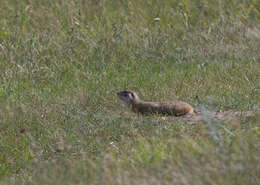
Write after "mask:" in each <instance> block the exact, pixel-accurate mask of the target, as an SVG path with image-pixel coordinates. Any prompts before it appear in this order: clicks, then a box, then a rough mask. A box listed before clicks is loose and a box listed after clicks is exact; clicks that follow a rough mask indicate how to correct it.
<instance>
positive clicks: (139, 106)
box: [117, 89, 193, 116]
mask: <svg viewBox="0 0 260 185" xmlns="http://www.w3.org/2000/svg"><path fill="white" fill-rule="evenodd" d="M117 96H118V98H119V99H120V100H122V101H123V102H124V103H125V104H126V106H127V107H128V108H130V109H131V110H132V111H133V112H136V113H141V114H149V113H150V114H163V115H174V116H182V115H185V114H191V113H193V108H192V106H191V105H189V104H188V103H185V102H182V101H168V102H146V101H142V100H141V99H140V98H139V97H138V96H137V94H136V93H135V92H133V91H131V90H128V89H126V90H123V91H120V92H118V93H117Z"/></svg>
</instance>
